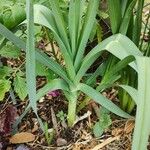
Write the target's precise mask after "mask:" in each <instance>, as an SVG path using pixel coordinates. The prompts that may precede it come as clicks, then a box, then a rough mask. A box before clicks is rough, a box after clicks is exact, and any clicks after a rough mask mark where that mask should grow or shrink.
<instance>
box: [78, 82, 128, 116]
mask: <svg viewBox="0 0 150 150" xmlns="http://www.w3.org/2000/svg"><path fill="white" fill-rule="evenodd" d="M79 90H81V91H82V92H83V93H85V94H87V95H88V96H89V97H91V98H92V99H93V100H94V101H95V102H97V103H98V104H100V105H102V106H103V107H105V108H106V109H108V110H109V111H111V112H113V113H114V114H116V115H118V116H121V117H124V118H130V117H131V116H130V115H128V114H127V113H126V112H124V111H123V110H121V109H120V108H119V107H118V106H116V105H115V104H114V103H113V102H111V101H110V100H108V99H107V98H106V97H104V96H103V95H101V94H100V93H99V92H98V91H96V90H94V89H93V88H91V87H90V86H88V85H86V84H83V83H80V84H79Z"/></svg>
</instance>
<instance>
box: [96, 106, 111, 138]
mask: <svg viewBox="0 0 150 150" xmlns="http://www.w3.org/2000/svg"><path fill="white" fill-rule="evenodd" d="M111 123H112V121H111V118H110V114H109V111H108V110H107V109H105V108H101V109H100V116H99V121H98V122H96V123H95V125H94V126H93V133H94V135H95V137H100V136H101V135H102V134H103V132H104V131H105V130H106V129H107V128H108V127H109V126H110V125H111Z"/></svg>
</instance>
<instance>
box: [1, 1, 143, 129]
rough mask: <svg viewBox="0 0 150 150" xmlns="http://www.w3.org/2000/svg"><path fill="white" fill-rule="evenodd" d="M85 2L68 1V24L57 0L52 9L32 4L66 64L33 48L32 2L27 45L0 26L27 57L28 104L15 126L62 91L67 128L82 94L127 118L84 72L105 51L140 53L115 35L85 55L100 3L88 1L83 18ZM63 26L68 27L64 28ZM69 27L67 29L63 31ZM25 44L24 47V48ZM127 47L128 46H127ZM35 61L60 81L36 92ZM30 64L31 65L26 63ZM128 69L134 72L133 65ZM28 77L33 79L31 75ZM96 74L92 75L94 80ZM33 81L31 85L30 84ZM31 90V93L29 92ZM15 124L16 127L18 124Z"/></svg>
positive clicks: (118, 54)
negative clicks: (44, 99) (43, 100)
mask: <svg viewBox="0 0 150 150" xmlns="http://www.w3.org/2000/svg"><path fill="white" fill-rule="evenodd" d="M84 2H85V1H80V0H75V1H74V0H71V1H70V5H69V13H68V22H64V18H63V16H62V14H61V13H60V12H61V11H60V8H59V3H58V0H55V1H54V0H50V3H51V6H52V10H50V9H48V8H47V7H45V6H42V5H34V23H36V24H40V25H42V26H45V27H47V28H49V29H50V30H51V31H52V32H53V34H54V37H55V40H56V41H57V43H58V45H59V48H60V50H61V53H62V55H63V57H64V62H65V65H64V66H62V65H61V64H58V63H57V62H56V61H55V60H53V59H52V58H50V57H48V56H47V55H46V54H44V53H43V52H41V51H39V50H38V49H36V50H35V48H34V40H33V39H34V37H33V29H34V27H33V13H32V10H33V3H32V2H29V1H28V0H27V4H28V5H27V6H28V9H27V15H28V19H27V22H28V23H27V24H28V38H27V39H28V40H27V43H26V44H25V42H23V41H22V40H21V39H19V38H18V37H16V36H15V35H14V34H13V33H12V32H10V31H9V30H8V29H7V28H5V27H4V26H3V25H1V24H0V34H2V35H3V36H4V37H6V38H7V39H8V40H10V41H11V42H13V43H14V44H16V45H17V46H18V47H19V48H21V49H24V50H25V51H26V52H27V54H26V61H27V62H26V67H27V68H26V76H27V85H28V91H29V90H30V91H29V92H28V94H29V100H30V101H29V104H28V106H27V108H26V110H25V112H24V113H23V114H22V115H21V116H20V118H19V120H18V122H17V124H18V123H19V121H21V119H22V118H23V117H24V115H25V114H26V113H27V112H28V111H29V109H30V108H32V109H33V111H34V112H35V114H36V115H37V117H38V114H37V107H36V102H37V100H38V99H40V98H41V97H42V96H43V95H45V94H46V93H47V92H49V91H53V90H57V89H61V90H62V91H63V93H64V95H65V96H66V98H67V100H68V116H67V119H68V125H69V126H70V127H71V126H73V125H74V122H75V119H76V106H77V100H78V96H79V94H80V93H81V92H83V93H85V94H86V95H88V96H89V97H90V98H91V99H93V100H94V101H96V102H97V103H99V104H100V105H102V106H103V107H105V108H106V109H108V110H110V111H111V112H113V113H115V114H116V115H119V116H121V117H125V118H128V117H130V115H128V114H127V113H125V112H124V111H123V110H121V109H120V108H119V107H118V106H116V105H115V104H114V103H113V102H111V101H110V100H108V99H107V98H105V97H104V96H103V95H101V94H100V93H99V92H98V91H97V90H95V89H94V88H93V87H92V86H90V84H88V83H87V84H86V83H83V82H82V78H83V77H84V76H85V75H86V72H87V70H88V69H89V68H90V66H91V65H92V64H93V63H94V62H95V61H96V59H97V58H98V57H99V56H100V55H101V54H102V52H103V51H104V50H107V51H109V52H110V53H112V54H113V55H115V56H116V57H117V58H119V59H121V60H122V59H124V58H125V57H127V56H129V55H139V56H141V55H142V54H141V53H140V51H139V50H138V49H137V47H136V46H135V45H134V44H133V43H132V42H131V41H130V40H129V39H128V38H127V37H126V36H124V35H121V34H116V35H113V36H111V37H109V38H108V39H106V40H104V41H102V42H101V43H99V44H98V45H97V46H96V47H94V48H93V49H92V50H91V51H90V52H89V53H88V54H87V55H86V56H84V51H85V47H86V44H87V42H88V38H89V36H90V33H91V30H92V27H93V24H94V21H95V17H96V11H97V7H98V4H99V0H95V1H92V0H90V1H89V5H88V8H87V12H86V16H85V18H84V20H83V19H82V12H83V10H82V7H83V6H84ZM66 23H67V24H68V25H66ZM66 26H68V29H67V28H66ZM26 45H27V47H26ZM127 45H128V46H129V47H127ZM35 59H37V60H38V61H39V62H40V63H42V64H44V65H45V66H47V67H48V68H50V69H51V70H52V71H54V72H55V73H56V74H57V75H58V76H59V78H58V79H54V80H52V81H51V82H49V83H47V84H46V85H45V86H44V87H43V88H41V89H39V90H38V91H37V92H36V90H35V89H36V87H35V76H34V70H35V64H34V62H35ZM29 62H30V63H29ZM130 66H131V67H133V68H134V69H136V70H137V68H136V64H135V62H133V63H130ZM31 74H32V75H33V76H31ZM94 76H95V73H94V74H93V75H91V79H92V78H94ZM31 80H32V82H31ZM31 88H32V89H34V90H32V89H31ZM38 120H39V122H40V124H41V127H42V129H43V131H44V128H43V124H42V122H41V120H40V118H39V117H38ZM17 124H16V125H17Z"/></svg>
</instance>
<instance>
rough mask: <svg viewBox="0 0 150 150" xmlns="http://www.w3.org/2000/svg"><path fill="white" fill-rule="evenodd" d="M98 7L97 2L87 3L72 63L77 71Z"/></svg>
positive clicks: (95, 0) (91, 0)
mask: <svg viewBox="0 0 150 150" xmlns="http://www.w3.org/2000/svg"><path fill="white" fill-rule="evenodd" d="M98 6H99V1H98V0H94V1H93V0H90V1H89V4H88V8H87V12H86V16H85V20H84V24H83V27H82V32H81V33H80V39H79V47H78V50H77V55H76V59H75V62H74V66H75V69H76V70H78V69H79V67H80V64H81V62H82V58H83V54H84V50H85V47H86V44H87V42H88V39H89V36H90V33H91V31H92V28H93V25H94V22H95V17H96V13H97V9H98Z"/></svg>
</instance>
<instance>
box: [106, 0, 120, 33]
mask: <svg viewBox="0 0 150 150" xmlns="http://www.w3.org/2000/svg"><path fill="white" fill-rule="evenodd" d="M107 2H108V9H109V17H110V22H111V28H112V32H113V34H115V33H118V30H119V27H120V23H121V18H122V16H121V3H120V0H113V1H112V0H107Z"/></svg>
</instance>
